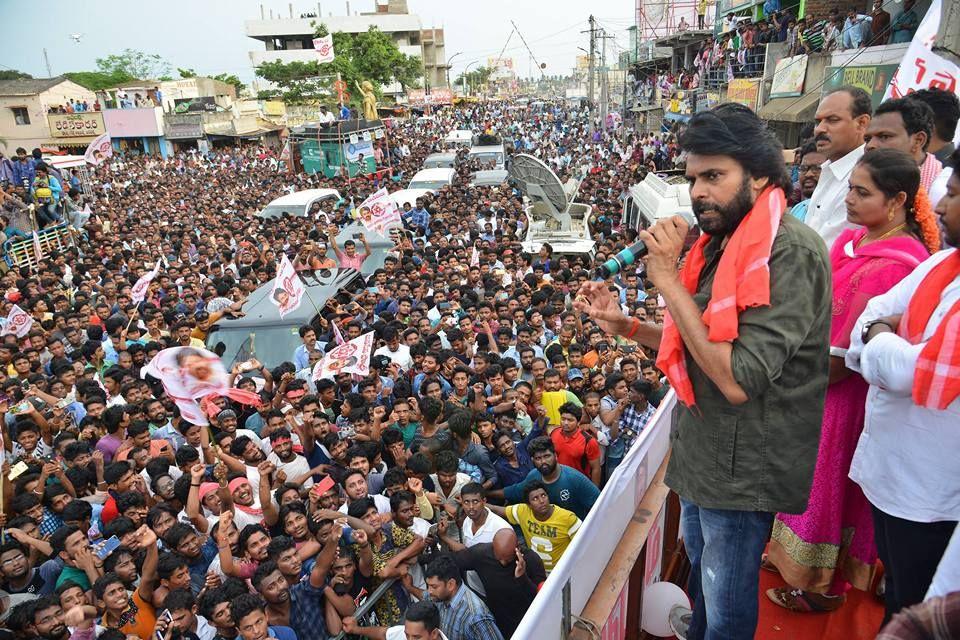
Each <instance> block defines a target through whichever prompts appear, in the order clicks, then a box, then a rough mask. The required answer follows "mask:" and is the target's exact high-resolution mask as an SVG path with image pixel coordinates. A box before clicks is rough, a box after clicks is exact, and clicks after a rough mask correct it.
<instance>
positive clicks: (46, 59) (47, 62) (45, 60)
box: [43, 47, 53, 78]
mask: <svg viewBox="0 0 960 640" xmlns="http://www.w3.org/2000/svg"><path fill="white" fill-rule="evenodd" d="M43 63H44V64H45V65H47V77H48V78H52V77H53V71H51V70H50V56H48V55H47V48H46V47H44V48H43Z"/></svg>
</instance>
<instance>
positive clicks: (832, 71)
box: [822, 64, 900, 109]
mask: <svg viewBox="0 0 960 640" xmlns="http://www.w3.org/2000/svg"><path fill="white" fill-rule="evenodd" d="M899 66H900V65H899V64H871V65H859V66H847V67H827V69H826V71H825V72H824V74H823V78H824V80H823V91H822V93H823V95H827V94H828V93H831V92H832V91H836V90H837V89H839V88H840V87H842V86H845V85H850V86H854V87H860V88H861V89H863V90H864V91H866V92H867V93H868V94H870V100H871V102H872V103H873V108H874V109H876V108H877V107H879V106H880V103H881V102H883V94H884V92H886V90H887V85H888V84H890V80H891V79H892V78H893V74H895V73H896V72H897V68H898V67H899Z"/></svg>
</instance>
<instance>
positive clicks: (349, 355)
mask: <svg viewBox="0 0 960 640" xmlns="http://www.w3.org/2000/svg"><path fill="white" fill-rule="evenodd" d="M372 354H373V331H371V332H370V333H365V334H363V335H362V336H360V337H359V338H354V339H353V340H351V341H349V342H346V343H344V344H342V345H340V346H338V347H334V348H333V349H331V350H330V351H328V352H327V354H326V355H325V356H323V360H321V361H320V362H318V363H317V364H316V365H315V366H314V367H313V379H314V380H319V379H321V378H328V379H332V378H333V377H334V376H335V375H337V374H340V373H353V374H356V375H359V376H367V375H370V356H371V355H372Z"/></svg>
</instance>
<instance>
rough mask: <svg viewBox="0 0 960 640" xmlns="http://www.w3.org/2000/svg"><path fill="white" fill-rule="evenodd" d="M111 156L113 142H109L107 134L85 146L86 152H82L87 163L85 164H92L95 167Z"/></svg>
mask: <svg viewBox="0 0 960 640" xmlns="http://www.w3.org/2000/svg"><path fill="white" fill-rule="evenodd" d="M112 156H113V142H111V140H110V134H109V133H104V134H102V135H99V136H97V137H96V138H94V139H93V142H91V143H90V144H89V145H87V150H86V151H84V152H83V159H84V160H86V161H87V164H92V165H93V166H95V167H98V166H100V165H101V164H103V163H104V162H105V161H106V160H107V158H110V157H112Z"/></svg>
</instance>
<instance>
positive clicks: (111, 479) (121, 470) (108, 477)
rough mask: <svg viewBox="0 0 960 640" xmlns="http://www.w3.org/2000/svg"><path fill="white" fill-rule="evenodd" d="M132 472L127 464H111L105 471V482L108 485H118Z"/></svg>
mask: <svg viewBox="0 0 960 640" xmlns="http://www.w3.org/2000/svg"><path fill="white" fill-rule="evenodd" d="M130 471H131V469H130V465H129V464H127V463H126V462H111V463H110V464H108V465H107V466H106V467H105V468H104V469H103V481H104V482H106V483H107V484H108V485H109V484H117V483H118V482H120V480H121V479H122V478H123V476H125V475H127V474H128V473H129V472H130Z"/></svg>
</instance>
